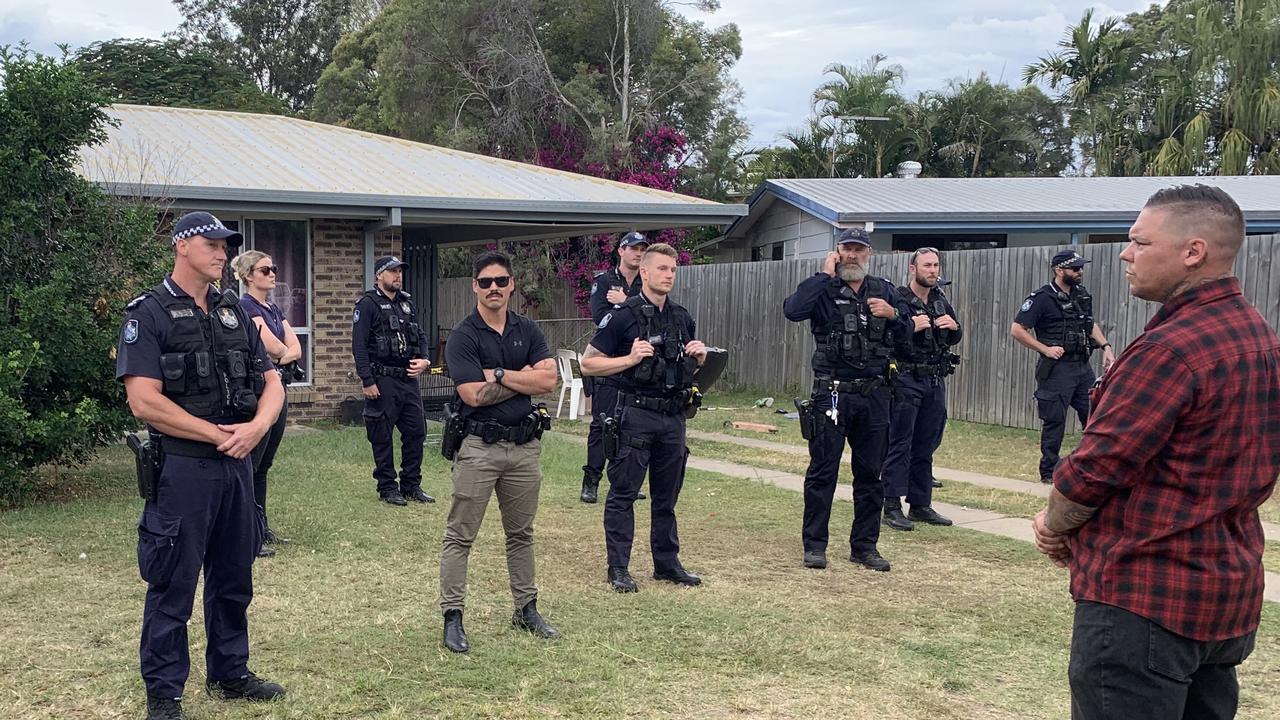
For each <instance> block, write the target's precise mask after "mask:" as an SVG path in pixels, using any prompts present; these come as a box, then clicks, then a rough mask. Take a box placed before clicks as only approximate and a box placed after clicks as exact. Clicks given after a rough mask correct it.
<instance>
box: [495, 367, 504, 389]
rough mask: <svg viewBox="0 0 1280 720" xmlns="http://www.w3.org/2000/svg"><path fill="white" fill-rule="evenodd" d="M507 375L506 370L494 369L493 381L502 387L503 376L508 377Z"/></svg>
mask: <svg viewBox="0 0 1280 720" xmlns="http://www.w3.org/2000/svg"><path fill="white" fill-rule="evenodd" d="M506 374H507V371H506V370H503V369H502V368H494V369H493V381H494V382H496V383H498V384H499V385H501V384H502V376H503V375H506Z"/></svg>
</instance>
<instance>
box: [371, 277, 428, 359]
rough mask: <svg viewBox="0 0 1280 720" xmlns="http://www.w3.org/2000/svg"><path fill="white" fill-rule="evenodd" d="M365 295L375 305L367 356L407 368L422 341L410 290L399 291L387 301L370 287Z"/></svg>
mask: <svg viewBox="0 0 1280 720" xmlns="http://www.w3.org/2000/svg"><path fill="white" fill-rule="evenodd" d="M365 295H366V296H368V298H369V299H370V300H372V301H373V302H375V303H377V305H378V312H377V313H374V316H373V319H372V321H371V323H370V330H371V332H370V334H369V340H370V343H369V359H370V360H372V361H374V362H377V363H381V364H383V365H388V366H392V367H408V365H409V360H411V359H413V357H414V355H416V354H417V353H418V349H419V343H420V342H421V335H420V333H421V330H420V329H419V328H418V322H417V319H416V318H415V317H414V314H413V305H410V304H409V293H407V292H401V293H400V294H399V295H397V296H396V299H395V300H388V299H387V296H386V295H384V294H383V293H382V292H380V291H378V290H369V291H367V292H366V293H365Z"/></svg>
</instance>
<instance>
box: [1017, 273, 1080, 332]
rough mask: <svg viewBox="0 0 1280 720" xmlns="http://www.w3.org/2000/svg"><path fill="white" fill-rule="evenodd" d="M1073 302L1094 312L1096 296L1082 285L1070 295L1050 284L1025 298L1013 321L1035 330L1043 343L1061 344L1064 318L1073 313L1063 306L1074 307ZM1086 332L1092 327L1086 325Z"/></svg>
mask: <svg viewBox="0 0 1280 720" xmlns="http://www.w3.org/2000/svg"><path fill="white" fill-rule="evenodd" d="M1072 303H1075V306H1078V307H1079V308H1080V310H1081V311H1082V312H1084V313H1086V314H1089V315H1092V314H1093V298H1092V297H1091V296H1090V295H1089V292H1088V291H1087V290H1085V288H1084V286H1083V285H1076V286H1075V287H1073V288H1071V294H1070V295H1068V294H1067V293H1064V292H1062V290H1061V289H1059V288H1058V286H1057V285H1055V284H1054V283H1048V284H1046V285H1044V286H1043V287H1041V288H1039V289H1037V290H1036V291H1035V292H1033V293H1031V294H1030V295H1028V296H1027V299H1026V300H1024V301H1022V306H1021V307H1019V308H1018V314H1017V316H1015V317H1014V318H1013V321H1014V322H1016V323H1018V324H1019V325H1021V326H1023V327H1025V328H1027V329H1028V330H1034V331H1035V333H1036V339H1037V340H1039V341H1040V342H1042V343H1045V344H1046V345H1060V344H1061V343H1062V341H1063V334H1064V330H1065V327H1064V326H1065V318H1066V315H1067V312H1070V311H1068V310H1064V308H1063V305H1064V304H1065V305H1067V306H1068V307H1071V306H1072ZM1072 311H1074V308H1072ZM1084 331H1085V332H1086V333H1089V332H1092V331H1093V327H1092V326H1090V327H1088V328H1085V329H1084Z"/></svg>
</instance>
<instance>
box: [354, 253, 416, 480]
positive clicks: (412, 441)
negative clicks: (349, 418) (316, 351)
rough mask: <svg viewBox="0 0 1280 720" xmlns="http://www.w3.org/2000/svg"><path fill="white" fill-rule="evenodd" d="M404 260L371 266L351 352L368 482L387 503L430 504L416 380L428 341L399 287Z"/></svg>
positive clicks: (380, 261)
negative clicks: (369, 450)
mask: <svg viewBox="0 0 1280 720" xmlns="http://www.w3.org/2000/svg"><path fill="white" fill-rule="evenodd" d="M404 266H405V262H404V261H402V260H401V259H400V258H398V257H394V256H386V257H381V258H378V261H377V262H376V263H374V266H373V267H374V271H373V277H374V283H375V285H376V287H374V288H373V289H371V290H369V291H367V292H366V293H365V294H364V295H363V296H362V297H361V298H360V299H359V300H358V301H357V302H356V309H355V311H354V312H353V313H352V315H351V354H352V355H354V356H355V360H356V374H357V375H359V376H360V383H361V384H362V385H363V386H364V400H365V402H364V424H365V430H366V432H367V433H368V436H369V444H371V445H372V446H373V462H374V468H373V479H374V480H376V481H377V482H378V497H379V498H380V499H381V500H382V501H383V502H385V503H389V504H391V505H406V504H408V503H407V501H408V500H414V501H416V502H422V503H433V502H435V501H436V499H435V498H433V497H431V496H430V495H428V494H427V493H426V492H424V491H423V490H422V443H423V441H424V440H426V437H427V430H426V419H425V417H424V415H423V411H422V391H421V390H420V389H419V388H418V376H419V375H421V374H422V373H424V372H426V370H427V368H428V366H430V364H431V363H430V362H429V361H428V360H427V352H428V350H427V348H428V341H427V335H426V333H424V332H422V329H421V328H419V327H418V320H417V314H416V313H415V312H414V310H415V308H414V306H413V301H412V299H411V298H410V296H409V293H407V292H405V291H404V290H402V289H401V288H403V287H404ZM393 427H395V428H399V429H400V484H399V486H398V487H397V485H396V468H395V456H394V453H393V448H392V444H391V428H393Z"/></svg>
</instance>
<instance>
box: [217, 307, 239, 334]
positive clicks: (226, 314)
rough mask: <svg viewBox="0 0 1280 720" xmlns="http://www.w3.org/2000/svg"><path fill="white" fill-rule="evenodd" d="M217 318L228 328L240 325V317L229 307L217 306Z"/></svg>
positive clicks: (233, 328)
mask: <svg viewBox="0 0 1280 720" xmlns="http://www.w3.org/2000/svg"><path fill="white" fill-rule="evenodd" d="M218 320H219V321H220V322H221V323H222V324H223V325H225V326H226V327H227V328H228V329H230V330H235V329H236V328H238V327H240V318H237V317H236V314H235V312H234V311H233V310H232V309H231V308H229V307H222V308H218Z"/></svg>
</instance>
